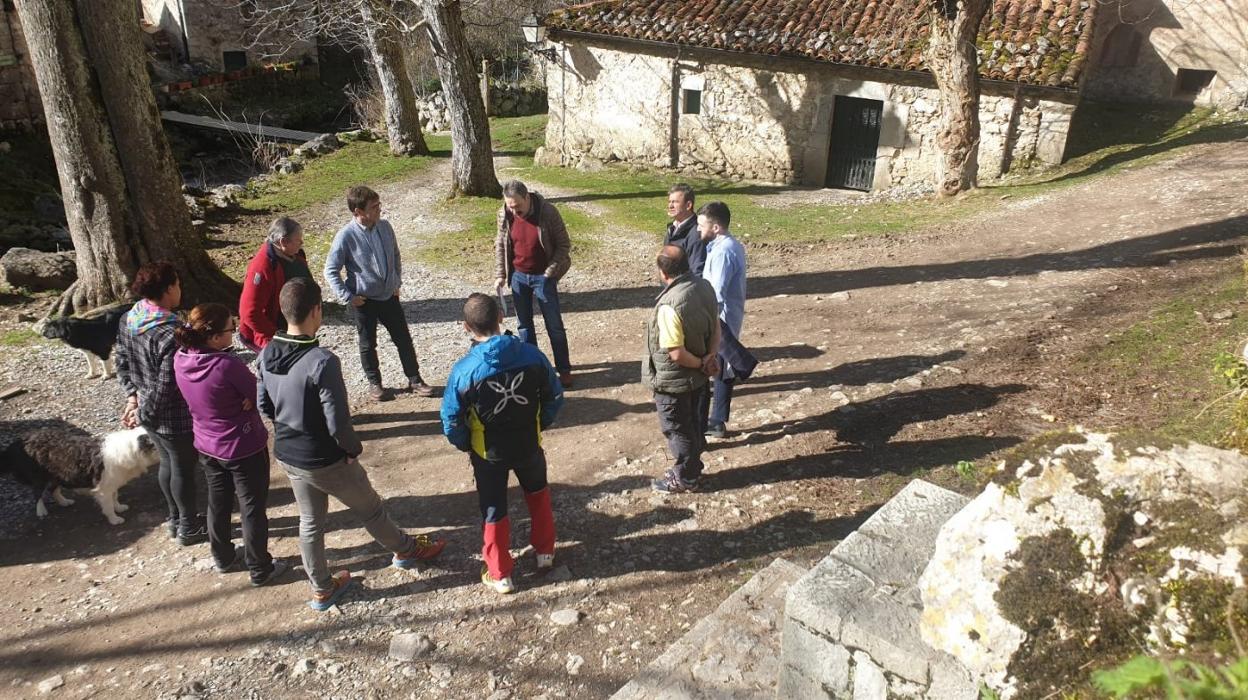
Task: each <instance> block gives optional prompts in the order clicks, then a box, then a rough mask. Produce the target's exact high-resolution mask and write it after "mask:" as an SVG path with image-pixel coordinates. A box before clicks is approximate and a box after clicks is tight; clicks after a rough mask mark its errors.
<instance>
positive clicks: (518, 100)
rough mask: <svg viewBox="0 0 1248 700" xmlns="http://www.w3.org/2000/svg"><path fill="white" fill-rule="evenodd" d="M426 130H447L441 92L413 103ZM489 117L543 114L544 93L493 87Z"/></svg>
mask: <svg viewBox="0 0 1248 700" xmlns="http://www.w3.org/2000/svg"><path fill="white" fill-rule="evenodd" d="M416 104H417V107H418V108H419V109H420V118H421V121H422V122H424V124H425V130H426V131H446V130H447V129H450V128H451V112H450V110H449V109H448V108H447V106H446V99H445V98H444V97H443V96H442V93H441V92H440V91H439V92H435V93H433V94H431V95H428V96H426V97H422V98H420V99H419V100H418V101H417V103H416ZM489 112H490V116H493V117H524V116H528V115H530V114H543V113H545V112H546V93H545V92H543V91H541V90H534V89H529V88H509V87H494V88H492V89H491V91H490V109H489Z"/></svg>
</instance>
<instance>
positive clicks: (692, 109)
mask: <svg viewBox="0 0 1248 700" xmlns="http://www.w3.org/2000/svg"><path fill="white" fill-rule="evenodd" d="M680 113H681V114H701V113H702V91H701V90H681V91H680Z"/></svg>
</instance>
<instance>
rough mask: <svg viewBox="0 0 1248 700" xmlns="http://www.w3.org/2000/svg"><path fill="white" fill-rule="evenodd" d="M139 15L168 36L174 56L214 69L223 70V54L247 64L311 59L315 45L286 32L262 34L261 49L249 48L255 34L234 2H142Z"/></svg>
mask: <svg viewBox="0 0 1248 700" xmlns="http://www.w3.org/2000/svg"><path fill="white" fill-rule="evenodd" d="M142 4H143V16H144V18H145V19H147V20H148V21H149V22H151V23H153V24H155V25H158V26H160V28H161V29H163V30H164V31H165V33H166V34H167V35H168V38H169V42H170V44H171V45H172V46H173V47H174V51H175V53H177V54H179V55H182V54H183V53H185V51H184V47H183V30H184V29H185V33H186V36H185V39H186V47H185V48H186V49H188V50H189V54H190V56H189V59H186V60H187V61H188V62H190V63H199V64H203V65H206V66H207V67H209V68H212V69H214V70H218V71H219V70H223V69H224V67H225V63H224V57H223V53H224V52H226V51H243V52H245V53H246V54H247V63H248V64H249V65H251V64H257V63H261V62H262V61H267V62H286V61H298V60H302V59H305V58H309V59H315V58H316V55H317V49H316V42H314V41H299V40H296V39H295V36H294V35H293V34H292V33H290V32H284V31H270V30H268V29H266V30H265V31H264V41H263V42H262V43H263V46H260V47H253V46H250V44H251V43H253V42H252V38H253V37H254V35H255V33H256V32H255V29H254V28H253V26H252V23H251V21H250V20H249V19H248V18H246V17H244V15H243V11H242V6H241V4H240V3H239V2H238V0H142Z"/></svg>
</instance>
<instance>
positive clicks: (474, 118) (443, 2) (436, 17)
mask: <svg viewBox="0 0 1248 700" xmlns="http://www.w3.org/2000/svg"><path fill="white" fill-rule="evenodd" d="M418 2H419V5H420V9H421V13H422V14H423V16H424V19H425V22H426V24H427V26H428V28H429V34H430V40H431V41H432V43H433V60H434V63H435V64H436V65H437V67H438V76H439V77H440V78H441V79H442V95H443V96H444V97H445V98H446V105H447V107H448V108H449V110H450V113H451V196H452V197H458V196H460V195H468V196H473V197H501V196H502V193H503V191H502V187H500V186H499V184H498V176H497V175H495V174H494V152H493V148H492V145H491V143H490V121H489V119H487V118H486V116H485V103H484V102H483V101H482V100H481V89H480V85H479V83H478V82H477V70H476V66H475V65H474V61H473V58H472V49H470V48H469V47H468V39H467V37H466V36H465V34H464V18H463V15H462V14H460V7H459V2H458V0H418Z"/></svg>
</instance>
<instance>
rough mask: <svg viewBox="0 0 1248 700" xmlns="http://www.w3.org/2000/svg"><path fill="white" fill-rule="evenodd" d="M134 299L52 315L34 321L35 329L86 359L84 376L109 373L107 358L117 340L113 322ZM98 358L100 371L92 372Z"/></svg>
mask: <svg viewBox="0 0 1248 700" xmlns="http://www.w3.org/2000/svg"><path fill="white" fill-rule="evenodd" d="M131 306H134V302H128V303H125V304H116V305H113V306H105V307H101V308H99V309H94V310H92V311H88V312H86V313H85V314H83V315H82V316H55V317H52V318H45V319H44V320H42V321H39V322H38V323H36V324H35V331H36V332H37V333H39V334H40V335H42V336H43V337H45V338H59V339H60V340H61V341H62V342H64V343H65V344H66V345H68V346H69V347H71V348H75V349H77V350H79V351H81V352H82V355H83V357H85V358H86V359H87V379H94V378H95V377H96V376H103V377H104V378H105V379H108V378H109V377H111V376H113V367H112V365H111V363H110V362H109V358H110V357H111V356H112V354H113V345H114V344H116V342H117V326H118V325H120V324H121V319H122V318H124V317H125V315H126V312H127V311H129V310H130V307H131ZM96 359H98V360H99V361H100V365H101V366H102V367H101V370H100V375H96V373H95V360H96Z"/></svg>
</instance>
